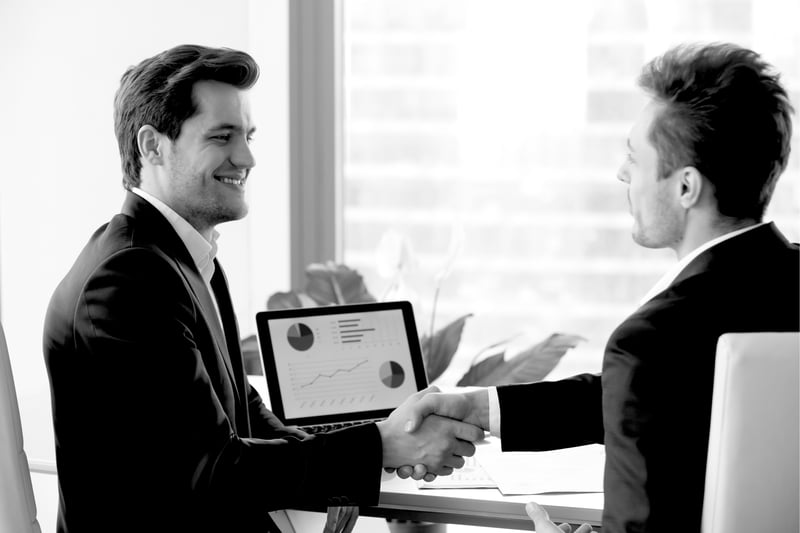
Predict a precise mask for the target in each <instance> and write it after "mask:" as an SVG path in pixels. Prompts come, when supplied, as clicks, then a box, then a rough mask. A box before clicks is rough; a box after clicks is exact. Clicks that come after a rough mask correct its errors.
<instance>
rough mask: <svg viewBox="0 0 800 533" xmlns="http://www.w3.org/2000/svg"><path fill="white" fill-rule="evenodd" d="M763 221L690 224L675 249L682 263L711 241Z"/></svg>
mask: <svg viewBox="0 0 800 533" xmlns="http://www.w3.org/2000/svg"><path fill="white" fill-rule="evenodd" d="M760 222H761V221H760V220H756V219H753V218H746V219H730V218H725V219H716V220H715V221H714V222H712V223H706V224H688V225H687V227H686V232H685V233H684V236H683V239H682V240H681V241H680V242H679V243H678V244H677V245H676V246H675V247H674V248H673V249H674V250H675V254H676V255H677V256H678V260H679V261H680V260H681V259H683V258H684V257H686V256H687V255H688V254H690V253H692V251H693V250H695V249H697V248H698V247H700V246H702V245H703V244H705V243H707V242H708V241H710V240H713V239H716V238H717V237H721V236H723V235H726V234H728V233H731V232H733V231H736V230H740V229H744V228H748V227H750V226H754V225H756V224H759V223H760Z"/></svg>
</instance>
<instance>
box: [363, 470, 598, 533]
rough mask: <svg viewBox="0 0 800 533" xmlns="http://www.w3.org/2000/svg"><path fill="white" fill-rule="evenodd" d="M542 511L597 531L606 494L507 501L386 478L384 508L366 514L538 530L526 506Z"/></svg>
mask: <svg viewBox="0 0 800 533" xmlns="http://www.w3.org/2000/svg"><path fill="white" fill-rule="evenodd" d="M531 500H533V501H536V502H537V503H539V504H541V505H543V506H544V507H545V508H546V509H547V511H548V513H549V514H550V518H551V519H552V520H553V521H555V522H556V523H561V522H569V523H570V524H581V523H584V522H588V523H590V524H592V525H595V526H598V525H599V524H600V519H601V515H602V509H603V495H602V494H601V493H559V494H536V495H524V496H504V495H503V494H502V493H501V492H500V491H499V490H498V489H495V488H482V489H462V488H458V489H419V488H417V484H416V482H415V481H414V480H411V479H400V478H398V477H397V476H395V475H394V474H383V479H382V481H381V497H380V504H379V505H378V506H377V507H370V508H362V509H361V514H363V515H365V516H381V517H386V518H397V519H401V520H424V521H428V522H443V523H450V524H468V525H473V526H491V527H502V528H511V529H528V530H533V523H532V522H531V520H530V518H528V515H527V514H526V513H525V504H526V503H527V502H529V501H531Z"/></svg>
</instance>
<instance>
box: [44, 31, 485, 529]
mask: <svg viewBox="0 0 800 533" xmlns="http://www.w3.org/2000/svg"><path fill="white" fill-rule="evenodd" d="M257 77H258V67H257V65H256V64H255V62H254V61H253V59H252V58H251V57H250V56H249V55H247V54H246V53H243V52H239V51H234V50H229V49H212V48H206V47H201V46H192V45H185V46H178V47H175V48H172V49H170V50H167V51H165V52H163V53H161V54H158V55H156V56H154V57H152V58H149V59H146V60H144V61H142V62H141V63H140V64H139V65H136V66H135V67H132V68H130V69H129V70H128V71H127V72H126V73H125V74H124V75H123V77H122V81H121V86H120V88H119V91H118V93H117V95H116V99H115V128H116V133H117V137H118V142H119V148H120V153H121V156H122V166H123V173H124V179H123V183H124V186H125V189H127V192H126V195H125V200H124V203H123V206H122V212H121V213H120V214H119V215H116V216H115V217H114V218H112V219H111V221H110V222H109V223H107V224H105V225H104V226H102V227H101V228H100V229H98V230H97V231H96V232H95V234H94V235H93V236H92V237H91V239H90V240H89V243H88V244H87V245H86V247H85V248H84V249H83V251H82V252H81V253H80V255H79V257H78V258H77V260H76V261H75V264H74V266H73V267H72V268H71V270H70V271H69V272H68V273H67V275H66V277H65V278H64V279H63V281H62V282H61V283H60V284H59V285H58V287H57V288H56V290H55V292H54V294H53V297H52V299H51V302H50V305H49V307H48V311H47V315H46V321H45V326H44V356H45V360H46V364H47V369H48V373H49V378H50V386H51V393H52V409H53V422H54V428H55V439H56V459H57V465H58V481H59V497H60V500H59V512H58V531H60V532H64V533H66V532H87V531H88V532H93V531H104V532H105V531H137V532H139V531H193V532H201V531H271V530H275V524H274V523H272V522H271V521H270V519H269V517H268V513H267V511H269V510H273V509H283V508H287V507H291V506H297V505H303V506H317V507H323V508H324V507H325V506H333V507H339V506H356V505H372V504H376V503H377V501H378V494H379V484H380V477H381V467H385V468H391V467H397V466H400V465H402V464H407V463H416V462H420V463H424V464H426V465H427V466H428V468H429V469H430V471H431V472H432V473H434V474H447V473H450V472H452V469H453V468H457V467H460V466H462V465H463V464H464V459H463V456H465V455H472V454H473V453H474V446H473V445H472V443H471V441H474V440H477V439H479V438H482V437H483V431H482V430H480V429H478V428H476V427H474V426H470V425H467V424H464V423H462V422H458V421H454V420H449V419H444V418H441V417H430V418H428V419H427V420H426V421H425V423H424V429H423V431H422V432H421V434H420V435H417V434H414V435H411V434H409V433H407V432H405V431H403V428H402V426H403V425H404V424H405V421H406V418H407V417H408V415H407V414H405V411H407V410H408V409H409V407H410V406H411V405H412V404H413V402H415V401H418V400H419V399H420V397H421V396H422V394H417V395H415V396H412V397H411V398H409V400H407V402H406V403H405V404H404V405H403V406H401V407H400V408H398V410H396V411H395V412H394V413H393V414H392V415H391V416H390V417H389V418H388V419H387V420H385V421H382V422H379V423H378V424H369V425H364V426H361V427H357V428H354V429H349V430H343V431H339V432H333V433H329V434H323V435H318V436H315V437H311V436H309V435H306V434H305V433H303V432H302V431H299V430H297V429H293V428H289V427H285V426H284V425H283V424H282V423H281V422H280V421H279V420H278V419H276V417H275V416H274V415H273V414H272V413H271V412H270V411H268V410H267V409H266V407H265V406H264V404H263V402H262V400H261V398H260V397H259V395H258V393H257V392H256V391H255V390H254V389H253V388H252V387H251V386H250V385H249V383H248V381H247V379H246V376H245V373H244V370H243V362H242V354H241V352H240V348H239V332H238V328H237V325H236V317H235V316H234V312H233V306H232V304H231V300H230V295H229V292H228V287H227V283H226V280H225V276H224V273H223V270H222V268H221V266H220V264H219V262H218V261H217V260H216V259H215V253H216V231H215V230H214V228H215V226H216V225H217V224H220V223H222V222H227V221H231V220H236V219H240V218H242V217H243V216H245V214H246V212H247V204H246V202H245V195H244V193H245V185H246V182H247V180H248V177H249V174H250V169H251V168H252V167H253V165H254V164H255V162H254V160H253V157H252V154H251V152H250V142H251V136H252V133H253V130H254V129H255V127H254V125H253V123H252V118H251V115H250V108H249V99H248V90H249V89H250V88H251V87H252V86H253V84H254V83H255V82H256V79H257ZM345 515H346V514H343V515H342V516H345ZM344 520H345V522H346V523H345V524H343V526H342V527H343V528H345V529H346V528H347V527H351V525H348V524H351V521H350V520H349V517H348V516H345V518H344Z"/></svg>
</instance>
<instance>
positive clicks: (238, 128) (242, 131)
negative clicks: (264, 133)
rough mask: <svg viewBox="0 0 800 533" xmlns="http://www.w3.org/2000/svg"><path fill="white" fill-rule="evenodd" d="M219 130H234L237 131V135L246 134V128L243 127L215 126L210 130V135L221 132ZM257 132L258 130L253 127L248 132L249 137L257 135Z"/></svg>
mask: <svg viewBox="0 0 800 533" xmlns="http://www.w3.org/2000/svg"><path fill="white" fill-rule="evenodd" d="M219 130H232V131H235V132H236V133H244V128H242V127H241V126H238V125H236V124H220V125H218V126H214V127H211V128H208V133H210V132H212V131H219ZM255 131H256V128H255V126H253V127H252V128H250V129H249V130H247V134H248V135H252V134H253V133H255Z"/></svg>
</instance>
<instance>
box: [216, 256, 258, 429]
mask: <svg viewBox="0 0 800 533" xmlns="http://www.w3.org/2000/svg"><path fill="white" fill-rule="evenodd" d="M211 289H212V290H213V291H214V296H215V297H216V299H217V306H218V307H219V314H220V317H221V319H222V327H223V329H224V331H225V339H226V342H227V346H228V354H229V355H230V362H231V367H232V369H233V375H234V379H235V380H236V386H237V389H238V390H239V391H241V392H242V396H246V391H247V383H246V379H247V378H246V376H245V372H244V360H243V358H242V348H241V346H240V345H239V325H238V324H237V322H236V313H235V312H234V310H233V301H232V300H231V294H230V291H229V290H228V279H227V278H226V277H225V271H224V270H223V269H222V265H220V263H219V261H217V260H216V259H214V275H213V276H212V277H211ZM240 405H246V399H245V401H243V402H242V403H241V404H240ZM241 414H242V415H243V416H242V417H241V418H242V419H241V420H239V424H238V426H239V429H240V434H242V435H250V419H249V417H248V416H247V410H246V409H243V410H242V411H241ZM245 428H247V431H246V432H245Z"/></svg>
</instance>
